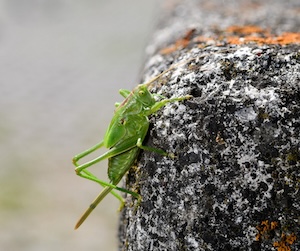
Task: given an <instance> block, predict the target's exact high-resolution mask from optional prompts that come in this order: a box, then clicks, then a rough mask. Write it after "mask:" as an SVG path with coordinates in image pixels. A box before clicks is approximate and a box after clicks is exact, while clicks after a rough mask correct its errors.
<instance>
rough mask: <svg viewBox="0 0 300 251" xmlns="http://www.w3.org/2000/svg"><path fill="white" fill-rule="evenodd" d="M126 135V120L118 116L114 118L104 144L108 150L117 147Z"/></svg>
mask: <svg viewBox="0 0 300 251" xmlns="http://www.w3.org/2000/svg"><path fill="white" fill-rule="evenodd" d="M125 134H126V128H125V120H124V119H123V118H121V117H120V116H117V114H116V115H115V116H114V117H113V119H112V121H111V122H110V125H109V127H108V129H107V131H106V133H105V136H104V144H105V146H106V147H107V148H111V147H113V146H115V145H116V144H117V143H118V142H119V141H120V140H122V139H123V137H124V135H125Z"/></svg>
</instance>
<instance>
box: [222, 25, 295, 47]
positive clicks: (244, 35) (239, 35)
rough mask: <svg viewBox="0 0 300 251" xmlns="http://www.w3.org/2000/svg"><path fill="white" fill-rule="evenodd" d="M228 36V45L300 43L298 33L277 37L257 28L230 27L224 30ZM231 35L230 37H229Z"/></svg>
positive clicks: (286, 33) (288, 33)
mask: <svg viewBox="0 0 300 251" xmlns="http://www.w3.org/2000/svg"><path fill="white" fill-rule="evenodd" d="M226 32H228V33H229V35H228V36H227V37H226V40H227V42H228V43H229V44H246V43H251V42H254V43H258V44H280V45H286V44H292V43H300V33H296V32H295V33H293V32H285V33H283V34H281V35H279V36H276V35H273V34H271V33H270V32H269V31H268V30H266V29H261V28H260V27H257V26H250V25H249V26H230V27H228V28H227V29H226ZM231 34H232V35H231Z"/></svg>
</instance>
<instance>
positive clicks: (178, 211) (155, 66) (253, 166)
mask: <svg viewBox="0 0 300 251" xmlns="http://www.w3.org/2000/svg"><path fill="white" fill-rule="evenodd" d="M183 2H188V3H195V2H197V3H199V2H202V3H204V2H205V1H183ZM215 2H217V1H213V3H215ZM220 2H221V1H220ZM241 2H243V3H245V2H246V1H241ZM248 2H249V1H248ZM250 2H251V1H250ZM266 2H270V1H266ZM275 2H276V4H278V5H280V4H283V5H284V2H282V1H275ZM289 2H290V3H291V2H293V1H289ZM294 2H295V1H294ZM253 3H255V1H253ZM276 4H274V5H276ZM261 5H262V6H263V7H261V8H266V6H265V3H262V4H261ZM180 6H182V4H179V7H180ZM179 7H178V6H177V7H176V8H175V9H177V10H178V9H180V8H179ZM189 7H190V6H189ZM273 7H274V6H273ZM277 7H278V6H277ZM182 8H183V7H182ZM180 10H181V11H183V9H180ZM223 11H225V10H223ZM284 11H285V12H286V11H287V10H286V9H285V10H284ZM201 14H203V12H201V11H199V15H200V16H201ZM203 15H204V14H203ZM179 19H180V18H179ZM298 20H299V19H298ZM228 23H229V24H230V22H229V21H228ZM232 27H233V28H232ZM249 27H252V29H254V30H255V31H254V32H253V30H252V31H251V33H247V34H246V35H245V33H244V31H245V30H247V29H249ZM289 27H290V26H289ZM197 28H198V27H195V29H190V28H188V29H187V31H186V33H185V34H184V36H182V37H181V38H179V39H178V38H177V41H175V42H173V43H169V45H166V43H162V44H163V45H162V44H160V43H158V45H155V46H153V48H159V49H155V50H152V53H153V54H152V56H151V58H150V59H149V61H148V64H147V71H145V74H144V79H150V75H152V76H153V75H155V74H157V73H159V72H161V71H162V70H165V69H167V68H168V67H170V66H171V65H172V64H174V63H177V62H184V61H185V60H190V61H189V62H186V64H182V65H180V66H178V67H176V68H175V69H174V70H172V71H170V72H169V73H167V74H166V75H165V76H163V77H162V78H161V79H160V80H159V81H158V82H157V84H156V85H154V87H153V92H154V93H159V94H161V95H164V96H167V97H176V96H181V95H186V94H191V95H193V98H192V99H190V100H187V101H183V102H177V103H171V104H168V105H167V106H166V107H164V108H162V109H161V110H160V111H158V112H157V114H156V115H154V116H152V117H151V118H150V121H151V128H150V130H149V137H148V138H147V140H146V141H145V142H144V144H146V145H149V146H152V147H159V148H162V149H165V150H166V151H169V152H172V153H174V154H175V155H176V158H174V159H171V158H167V157H163V156H160V155H158V154H156V153H152V152H142V154H141V156H140V158H139V160H138V163H137V166H135V167H134V168H133V169H132V170H131V171H130V172H129V174H128V177H127V187H128V188H129V189H135V190H136V191H138V192H139V193H140V194H141V195H142V198H143V200H142V202H141V204H140V205H139V206H136V204H135V202H134V198H131V196H128V198H127V202H128V206H127V207H126V208H125V209H124V210H123V211H122V215H121V220H120V231H119V238H120V250H126V251H127V250H128V251H129V250H130V251H133V250H137V251H138V250H278V251H280V250H300V243H299V238H300V226H299V220H300V192H299V185H300V171H299V170H300V169H299V168H300V53H299V49H300V45H299V42H297V39H298V38H297V33H293V34H294V35H295V41H292V42H286V43H281V42H280V41H283V40H284V39H287V37H289V38H290V35H282V34H277V35H274V36H272V39H273V40H272V41H271V40H268V39H269V38H268V37H267V36H266V34H267V31H266V30H265V29H263V28H261V29H260V28H258V27H257V26H240V27H237V26H231V27H230V28H229V26H228V27H227V28H225V29H224V30H222V29H220V30H219V31H218V34H217V33H216V32H215V33H214V35H212V36H211V37H212V38H213V39H211V40H210V39H208V38H209V37H208V36H207V35H203V33H202V32H201V30H200V29H197ZM281 28H282V27H281ZM170 29H171V28H170ZM230 29H232V30H234V31H232V30H231V31H230ZM199 30H200V31H199ZM233 33H235V36H237V37H238V39H236V40H232V37H233V35H232V34H233ZM253 33H255V34H256V37H255V36H254V35H253ZM274 34H276V32H274ZM289 34H290V33H289ZM251 36H254V38H253V39H252V40H250V41H249V40H247V39H245V37H248V39H250V37H251ZM280 36H282V37H284V39H282V40H280V39H278V38H279V37H280ZM243 38H244V39H243ZM258 38H260V39H258ZM264 39H265V40H264ZM154 40H155V39H154ZM233 41H235V42H233ZM289 41H290V40H289Z"/></svg>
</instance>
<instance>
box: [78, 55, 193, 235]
mask: <svg viewBox="0 0 300 251" xmlns="http://www.w3.org/2000/svg"><path fill="white" fill-rule="evenodd" d="M188 61H190V60H188ZM186 62H187V61H185V62H181V63H179V64H183V63H186ZM177 65H178V64H176V65H173V66H171V67H170V68H169V69H167V70H166V71H164V72H162V73H161V74H159V75H158V76H156V77H155V78H154V79H152V80H151V81H149V82H148V83H145V84H140V85H138V86H137V87H136V88H134V89H133V90H132V91H131V92H130V91H128V90H124V89H121V90H120V91H119V93H120V94H121V95H122V96H123V97H124V98H125V100H124V101H123V102H122V103H117V104H116V109H115V113H114V116H113V118H112V120H111V122H110V125H109V127H108V129H107V131H106V133H105V136H104V139H103V140H102V141H101V142H100V143H98V144H97V145H95V146H93V147H91V148H90V149H88V150H86V151H84V152H82V153H80V154H78V155H76V156H75V157H74V158H73V164H74V165H75V167H76V168H75V172H76V174H77V175H79V176H80V177H83V178H86V179H89V180H92V181H95V182H97V183H98V184H100V185H101V186H103V187H104V189H103V190H102V191H101V193H100V194H99V195H98V196H97V197H96V199H95V200H94V201H93V202H92V203H91V205H90V206H89V208H88V209H87V210H86V211H85V212H84V214H83V215H82V216H81V218H80V219H79V221H78V222H77V224H76V225H75V229H77V228H78V227H79V226H80V225H81V224H82V223H83V222H84V221H85V219H86V218H87V217H88V216H89V214H90V213H91V212H92V211H93V209H94V208H95V207H96V206H97V205H98V204H99V203H100V202H101V201H102V199H103V198H104V197H105V196H106V195H107V194H109V193H111V194H112V195H114V196H115V197H116V198H117V199H118V200H120V202H121V207H123V206H124V199H123V198H122V196H120V195H119V194H118V193H116V191H115V190H119V191H121V192H125V193H128V194H131V195H132V196H134V197H136V198H137V199H138V203H139V202H140V201H141V196H140V195H139V194H138V193H135V192H133V191H129V190H127V189H124V188H121V187H118V186H117V184H118V183H119V182H120V180H121V179H122V177H123V176H124V175H125V173H126V172H127V171H128V170H129V169H130V167H131V166H132V164H133V162H134V161H135V160H136V158H137V156H138V154H139V152H140V150H141V149H142V150H147V151H152V152H156V153H159V154H161V155H164V156H171V154H168V153H167V152H165V151H164V150H162V149H158V148H153V147H149V146H144V145H143V141H144V139H145V137H146V134H147V132H148V128H149V121H148V116H149V115H151V114H154V113H155V112H157V111H158V110H159V109H161V108H162V107H163V106H165V105H166V104H168V103H170V102H175V101H182V100H186V99H189V98H191V97H192V96H191V95H186V96H181V97H176V98H170V99H168V98H165V97H163V96H161V95H158V94H151V93H150V92H149V90H148V88H149V86H150V85H151V84H152V83H153V82H154V81H156V80H157V79H158V78H160V77H161V76H162V75H163V74H165V73H166V72H168V71H170V70H171V69H173V68H174V67H176V66H177ZM155 97H158V98H160V99H161V98H162V99H161V100H159V101H156V100H155ZM101 147H106V148H108V151H107V152H105V153H104V154H102V155H101V156H99V157H96V158H95V159H93V160H90V161H88V162H86V163H84V164H81V165H79V164H78V161H79V160H80V159H82V158H83V157H85V156H87V155H89V154H90V153H92V152H94V151H96V150H98V149H99V148H101ZM104 159H108V178H109V182H105V181H102V180H100V179H98V178H97V177H96V176H95V175H93V174H92V173H91V172H89V171H88V170H87V168H88V167H90V166H92V165H94V164H95V163H97V162H99V161H102V160H104Z"/></svg>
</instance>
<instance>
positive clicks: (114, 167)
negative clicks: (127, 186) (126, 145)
mask: <svg viewBox="0 0 300 251" xmlns="http://www.w3.org/2000/svg"><path fill="white" fill-rule="evenodd" d="M139 151H140V149H139V148H138V147H134V148H132V149H130V150H128V151H127V152H124V153H121V154H119V155H117V156H114V157H112V158H109V160H108V170H107V172H108V177H109V180H110V181H111V182H112V184H114V185H116V184H118V183H119V181H120V180H121V179H122V177H123V176H124V174H125V173H126V172H127V171H128V170H129V169H130V167H131V166H132V164H133V162H134V161H135V160H136V158H137V155H138V153H139Z"/></svg>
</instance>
